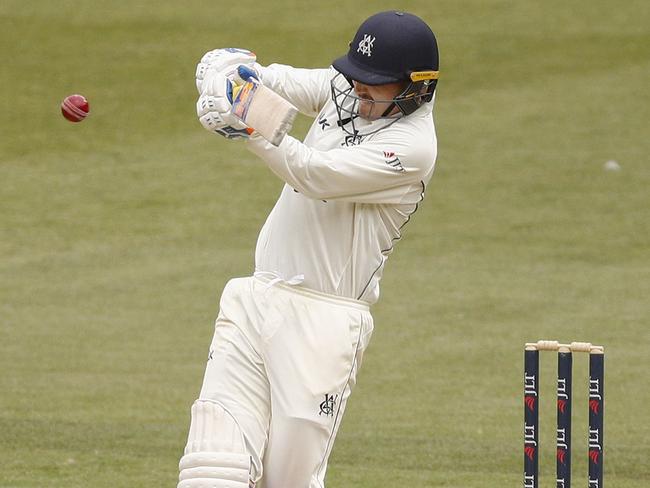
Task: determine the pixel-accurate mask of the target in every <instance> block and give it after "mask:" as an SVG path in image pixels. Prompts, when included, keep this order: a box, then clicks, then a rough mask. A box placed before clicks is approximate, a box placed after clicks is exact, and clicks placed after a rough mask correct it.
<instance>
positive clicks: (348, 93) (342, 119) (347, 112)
mask: <svg viewBox="0 0 650 488" xmlns="http://www.w3.org/2000/svg"><path fill="white" fill-rule="evenodd" d="M343 79H345V80H346V83H347V86H344V87H343V88H341V87H340V86H339V85H344V83H343V82H342V81H343ZM330 88H331V93H332V101H333V102H334V105H335V106H336V113H337V115H338V123H337V125H338V126H339V127H340V128H341V129H343V131H344V132H346V133H347V134H349V135H351V136H361V137H363V136H368V135H370V134H374V133H376V132H378V131H380V130H382V129H385V128H386V127H388V126H390V125H392V124H394V123H395V122H397V121H398V120H399V119H401V118H402V117H403V116H404V113H403V112H402V111H401V109H400V111H399V112H398V113H396V114H394V115H388V116H385V117H384V116H381V115H379V116H378V117H377V118H376V120H384V121H385V123H384V124H375V123H373V124H372V128H370V127H369V128H368V130H366V131H364V132H361V129H360V128H358V127H357V123H356V119H357V118H360V117H361V115H360V113H359V107H360V104H361V102H362V101H365V102H368V100H364V99H363V98H361V97H359V96H358V95H356V93H355V92H354V85H353V84H352V82H351V81H350V80H349V79H347V78H345V77H344V76H343V74H341V73H338V74H337V75H336V76H335V77H334V78H332V80H331V81H330ZM397 102H398V99H397V97H396V98H394V99H392V100H373V101H372V103H373V105H374V104H375V103H395V104H397ZM398 107H399V105H398ZM371 113H372V111H371ZM376 120H375V122H376Z"/></svg>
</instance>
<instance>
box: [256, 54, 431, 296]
mask: <svg viewBox="0 0 650 488" xmlns="http://www.w3.org/2000/svg"><path fill="white" fill-rule="evenodd" d="M335 75H336V71H335V70H334V69H333V68H329V69H299V68H292V67H290V66H284V65H278V64H272V65H270V66H268V67H265V68H261V77H262V82H263V83H264V85H265V86H267V87H269V88H271V89H272V90H274V91H275V92H276V93H278V94H280V95H281V96H283V97H284V98H286V99H287V100H288V101H289V102H291V103H292V104H294V105H295V106H296V108H298V110H300V112H302V113H304V114H306V115H308V116H311V117H316V118H315V120H314V123H313V125H312V126H311V128H310V130H309V132H308V134H307V136H306V137H305V140H304V142H300V141H299V140H297V139H295V138H294V137H291V136H286V137H285V138H284V140H283V141H282V143H281V144H280V146H279V147H275V146H273V145H271V144H270V143H268V142H267V141H266V140H265V139H263V138H262V137H261V136H259V135H253V136H252V137H251V138H250V139H249V141H248V147H249V148H250V149H251V150H252V151H253V152H254V153H255V154H257V155H258V156H260V157H261V158H262V159H263V160H264V161H265V162H266V164H267V165H268V166H269V168H271V170H272V171H273V172H274V173H275V174H276V175H277V176H279V177H280V178H281V179H282V180H283V181H284V182H285V183H286V184H285V186H284V188H283V190H282V194H281V195H280V198H279V199H278V201H277V203H276V204H275V207H274V208H273V210H272V211H271V213H270V214H269V216H268V218H267V220H266V223H265V224H264V226H263V227H262V230H261V231H260V235H259V238H258V241H257V247H256V250H255V270H256V272H268V273H273V274H275V275H277V276H278V277H280V278H283V279H285V280H290V279H291V278H293V277H296V276H298V275H303V276H304V281H303V283H302V285H303V286H305V287H307V288H311V289H313V290H317V291H321V292H324V293H328V294H332V295H337V296H343V297H348V298H354V299H357V300H363V301H366V302H369V303H374V302H376V301H377V299H378V298H379V280H380V279H381V275H382V271H383V268H384V264H385V263H386V260H387V258H388V255H389V254H390V253H391V252H392V250H393V246H394V245H395V242H396V241H397V240H399V239H400V238H401V231H402V227H404V225H405V224H406V223H407V222H408V221H409V219H410V218H411V215H412V214H413V213H414V212H415V211H416V210H417V207H418V203H419V202H420V201H421V200H422V198H423V196H424V191H425V188H426V185H427V183H428V182H429V180H430V179H431V176H432V174H433V170H434V165H435V159H436V153H437V142H436V134H435V128H434V124H433V116H432V108H433V102H431V103H428V104H425V105H423V106H422V107H420V108H419V109H418V110H417V111H415V112H414V113H413V114H411V115H409V116H406V117H402V118H401V119H399V120H398V121H397V122H395V123H393V124H392V125H390V126H389V127H386V128H385V129H382V130H380V131H378V132H376V133H375V134H371V135H368V136H365V137H363V136H360V137H359V136H357V137H353V136H351V135H349V134H347V133H346V132H344V131H343V129H342V128H341V127H339V126H338V125H337V122H338V117H337V113H336V107H335V105H334V102H333V101H332V99H331V90H330V80H331V79H332V78H333V77H334V76H335ZM340 78H342V77H340ZM341 81H342V83H343V84H346V81H345V80H344V79H342V80H341ZM355 124H356V126H357V129H358V130H359V133H360V134H363V133H364V132H369V131H371V130H373V128H375V127H380V126H383V125H385V124H386V120H385V119H384V120H381V119H380V120H377V121H374V122H368V121H364V120H362V119H360V118H357V119H356V120H355Z"/></svg>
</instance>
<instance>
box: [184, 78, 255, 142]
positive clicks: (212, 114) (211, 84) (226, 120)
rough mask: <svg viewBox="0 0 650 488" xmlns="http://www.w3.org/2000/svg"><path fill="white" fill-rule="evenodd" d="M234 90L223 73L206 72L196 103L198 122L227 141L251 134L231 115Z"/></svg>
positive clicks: (249, 130)
mask: <svg viewBox="0 0 650 488" xmlns="http://www.w3.org/2000/svg"><path fill="white" fill-rule="evenodd" d="M236 89H237V87H235V86H233V83H232V82H231V81H230V80H229V79H228V78H226V77H225V76H224V74H223V73H221V72H217V71H214V70H212V69H210V70H208V72H207V73H206V77H205V81H204V83H203V92H202V94H201V96H200V97H199V99H198V100H197V102H196V114H197V116H198V118H199V122H200V123H201V125H202V126H203V127H204V128H205V129H206V130H207V131H209V132H214V133H216V134H219V135H222V136H224V137H226V138H228V139H233V138H237V137H248V135H250V134H251V133H252V129H249V128H248V126H246V124H244V123H243V122H241V121H240V120H239V119H238V118H237V117H235V116H234V115H233V114H232V113H231V109H232V100H233V90H235V91H236Z"/></svg>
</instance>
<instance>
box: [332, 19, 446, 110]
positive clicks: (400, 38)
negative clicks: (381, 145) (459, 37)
mask: <svg viewBox="0 0 650 488" xmlns="http://www.w3.org/2000/svg"><path fill="white" fill-rule="evenodd" d="M332 65H333V66H334V68H335V69H336V70H337V71H338V72H339V73H341V74H342V75H343V76H345V77H346V78H347V79H348V81H350V82H352V81H358V82H361V83H364V84H366V85H383V84H387V83H396V82H401V81H403V82H409V83H408V85H407V87H406V88H405V90H404V91H403V92H402V93H400V94H399V95H398V96H397V97H395V99H394V100H393V102H394V103H395V105H397V106H398V107H399V109H400V111H401V112H402V114H403V115H409V114H410V113H412V112H414V111H415V110H416V109H417V108H418V107H419V106H420V105H422V104H423V103H425V102H429V101H431V99H432V98H433V93H434V91H435V88H436V84H437V81H438V68H439V60H438V43H437V41H436V36H435V35H434V33H433V32H432V31H431V28H430V27H429V26H428V25H427V24H426V23H425V22H424V21H423V20H422V19H420V18H419V17H417V16H415V15H413V14H409V13H406V12H399V11H388V12H380V13H378V14H375V15H373V16H371V17H369V18H368V19H367V20H366V21H364V22H363V23H362V24H361V26H360V27H359V29H358V31H357V33H356V35H355V36H354V39H353V40H352V42H351V43H350V49H349V51H348V53H347V54H346V55H345V56H342V57H340V58H338V59H336V60H335V61H334V62H333V63H332Z"/></svg>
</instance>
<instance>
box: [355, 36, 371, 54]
mask: <svg viewBox="0 0 650 488" xmlns="http://www.w3.org/2000/svg"><path fill="white" fill-rule="evenodd" d="M373 42H375V38H374V37H372V36H371V35H370V34H364V35H363V39H361V41H359V47H358V48H357V52H358V53H361V54H365V55H366V56H368V57H370V56H372V43H373Z"/></svg>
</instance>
